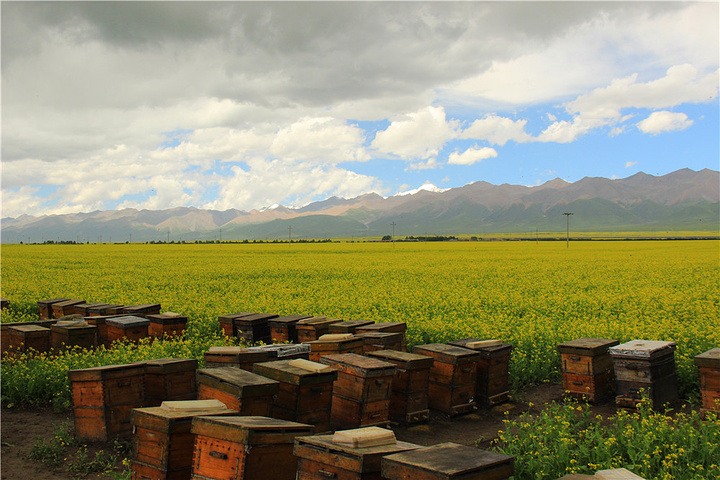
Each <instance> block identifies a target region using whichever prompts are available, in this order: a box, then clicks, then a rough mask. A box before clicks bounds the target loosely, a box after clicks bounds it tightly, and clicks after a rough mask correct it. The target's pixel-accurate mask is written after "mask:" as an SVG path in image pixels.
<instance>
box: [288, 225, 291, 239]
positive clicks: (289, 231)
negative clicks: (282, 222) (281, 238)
mask: <svg viewBox="0 0 720 480" xmlns="http://www.w3.org/2000/svg"><path fill="white" fill-rule="evenodd" d="M291 242H292V225H288V243H291Z"/></svg>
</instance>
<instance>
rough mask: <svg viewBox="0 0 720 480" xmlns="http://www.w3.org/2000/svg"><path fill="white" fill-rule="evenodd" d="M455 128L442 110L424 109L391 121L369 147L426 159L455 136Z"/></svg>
mask: <svg viewBox="0 0 720 480" xmlns="http://www.w3.org/2000/svg"><path fill="white" fill-rule="evenodd" d="M457 128H458V123H457V122H456V121H450V122H448V121H447V120H446V118H445V110H444V109H443V108H442V107H427V108H424V109H422V110H419V111H417V112H415V113H409V114H407V115H403V116H400V117H396V118H395V119H393V121H392V123H391V124H390V126H389V127H388V128H387V129H386V130H383V131H381V132H378V133H377V135H376V136H375V139H374V140H373V142H372V144H371V146H372V147H373V148H375V149H377V150H378V151H380V152H382V153H387V154H391V155H396V156H398V157H400V158H402V159H407V160H411V159H427V158H429V157H432V156H436V155H437V154H438V152H439V151H440V149H441V148H442V147H443V145H444V144H445V143H446V142H447V141H448V140H450V139H452V138H453V137H455V135H456V133H457Z"/></svg>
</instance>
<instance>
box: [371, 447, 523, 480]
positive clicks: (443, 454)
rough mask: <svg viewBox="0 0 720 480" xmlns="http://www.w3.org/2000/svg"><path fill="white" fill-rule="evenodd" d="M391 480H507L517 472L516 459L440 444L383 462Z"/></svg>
mask: <svg viewBox="0 0 720 480" xmlns="http://www.w3.org/2000/svg"><path fill="white" fill-rule="evenodd" d="M381 471H382V477H383V478H386V479H388V480H407V479H413V480H505V479H508V478H510V477H512V476H513V474H514V472H515V459H514V458H513V457H510V456H508V455H503V454H501V453H495V452H490V451H487V450H480V449H479V448H474V447H468V446H466V445H458V444H457V443H440V444H438V445H433V446H431V447H423V448H418V449H415V450H411V451H409V452H403V453H396V454H393V455H388V456H386V457H384V458H383V459H382V470H381Z"/></svg>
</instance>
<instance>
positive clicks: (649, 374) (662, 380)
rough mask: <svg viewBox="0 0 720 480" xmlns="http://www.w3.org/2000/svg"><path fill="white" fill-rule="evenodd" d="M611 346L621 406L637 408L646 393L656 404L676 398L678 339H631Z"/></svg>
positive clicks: (673, 400)
mask: <svg viewBox="0 0 720 480" xmlns="http://www.w3.org/2000/svg"><path fill="white" fill-rule="evenodd" d="M609 350H610V355H611V356H612V359H613V366H614V370H615V391H616V397H615V402H616V403H617V404H618V405H619V406H621V407H629V408H634V407H636V406H637V404H638V403H639V402H640V401H641V399H642V396H643V395H646V396H647V397H648V398H649V399H650V402H651V403H652V406H653V407H660V406H662V405H665V404H672V403H674V402H675V401H677V399H678V389H677V377H676V374H675V342H663V341H651V340H632V341H630V342H627V343H623V344H621V345H617V346H614V347H610V349H609Z"/></svg>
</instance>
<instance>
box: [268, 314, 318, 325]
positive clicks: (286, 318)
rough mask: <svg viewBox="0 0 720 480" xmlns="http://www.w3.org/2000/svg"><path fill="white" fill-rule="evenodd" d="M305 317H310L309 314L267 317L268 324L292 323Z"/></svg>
mask: <svg viewBox="0 0 720 480" xmlns="http://www.w3.org/2000/svg"><path fill="white" fill-rule="evenodd" d="M305 318H311V315H285V316H282V317H277V318H271V319H269V320H268V324H270V325H277V326H283V325H288V324H290V325H292V324H295V323H297V322H299V321H300V320H303V319H305Z"/></svg>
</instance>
